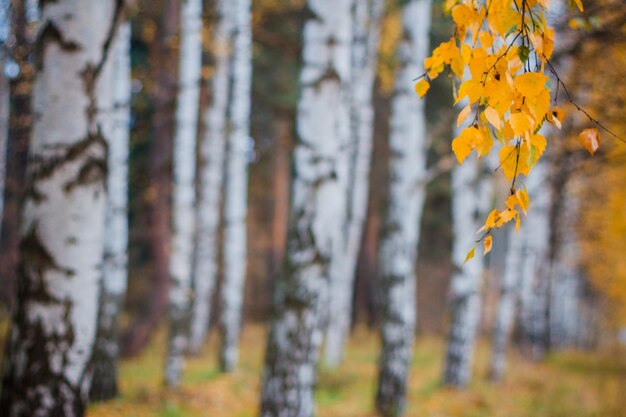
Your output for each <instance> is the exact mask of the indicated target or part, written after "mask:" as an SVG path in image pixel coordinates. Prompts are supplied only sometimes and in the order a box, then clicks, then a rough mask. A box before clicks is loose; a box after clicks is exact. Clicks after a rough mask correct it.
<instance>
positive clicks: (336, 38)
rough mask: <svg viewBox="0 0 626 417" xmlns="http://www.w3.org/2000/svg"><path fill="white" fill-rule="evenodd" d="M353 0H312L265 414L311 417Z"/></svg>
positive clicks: (345, 113)
mask: <svg viewBox="0 0 626 417" xmlns="http://www.w3.org/2000/svg"><path fill="white" fill-rule="evenodd" d="M351 3H352V2H351V1H350V0H309V1H308V2H307V7H308V13H307V20H306V23H305V26H304V44H303V52H302V53H303V67H302V72H301V74H300V90H301V91H300V101H299V103H298V108H297V121H296V123H297V127H296V134H297V144H296V148H295V150H294V162H293V169H294V171H293V177H292V185H291V195H292V200H291V207H290V213H289V229H288V238H287V252H286V255H285V258H286V259H285V262H284V268H283V271H282V273H281V275H280V276H279V277H278V279H277V282H276V287H275V301H274V303H275V304H274V308H275V310H274V315H273V318H272V322H271V330H270V335H269V340H268V346H267V351H266V357H265V370H264V378H263V388H262V394H261V415H262V416H263V417H270V416H285V417H287V416H288V417H311V416H312V415H313V413H314V400H313V398H314V396H313V387H314V384H315V379H316V365H317V361H318V356H319V347H320V343H321V339H322V329H323V328H324V320H323V316H325V315H326V314H327V312H328V310H327V309H328V305H327V301H328V286H329V282H328V281H329V273H330V271H329V266H330V260H331V257H332V254H333V252H334V251H336V250H338V249H339V248H340V247H341V218H340V215H339V214H340V213H342V212H343V210H345V198H344V196H345V193H344V192H343V191H344V190H345V184H346V181H347V165H348V163H347V162H348V161H347V160H344V158H343V157H342V156H343V155H345V154H346V153H345V152H343V150H344V149H345V148H346V147H347V146H348V144H349V141H350V129H349V124H350V98H349V89H350V44H351V40H352V29H351V13H350V9H351Z"/></svg>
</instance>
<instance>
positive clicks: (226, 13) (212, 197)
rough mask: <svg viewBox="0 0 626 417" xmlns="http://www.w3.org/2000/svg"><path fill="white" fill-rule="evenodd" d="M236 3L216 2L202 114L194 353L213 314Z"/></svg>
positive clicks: (192, 336) (192, 348)
mask: <svg viewBox="0 0 626 417" xmlns="http://www.w3.org/2000/svg"><path fill="white" fill-rule="evenodd" d="M233 4H234V2H232V1H228V0H219V1H218V2H217V3H216V12H217V19H216V23H215V27H216V28H215V38H214V42H213V48H214V50H213V53H214V55H215V73H214V74H213V76H212V78H211V80H210V83H209V88H210V91H211V103H210V104H209V106H207V108H206V110H205V112H204V115H203V126H204V135H203V137H202V139H201V141H200V146H199V151H200V161H201V163H200V187H199V195H198V206H197V210H196V219H197V232H196V247H195V256H194V271H193V285H194V301H193V306H192V312H191V330H190V341H189V343H190V350H191V351H192V352H198V351H199V350H200V347H201V346H202V343H203V342H204V339H205V338H206V334H207V330H208V328H209V320H210V313H211V296H212V294H213V288H214V286H215V282H216V280H217V271H218V264H217V262H218V232H219V225H220V207H221V195H222V182H223V175H224V169H223V168H224V155H225V149H226V115H227V108H228V102H229V96H230V82H229V79H230V77H229V74H230V71H231V64H232V62H231V61H232V60H231V55H232V27H233V17H232V14H233V11H232V9H233Z"/></svg>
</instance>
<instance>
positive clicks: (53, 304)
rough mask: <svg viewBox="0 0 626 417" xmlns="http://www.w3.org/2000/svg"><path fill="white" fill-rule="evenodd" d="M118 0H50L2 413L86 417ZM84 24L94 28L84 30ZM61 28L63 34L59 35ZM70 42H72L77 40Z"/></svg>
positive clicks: (40, 40) (45, 6) (40, 42)
mask: <svg viewBox="0 0 626 417" xmlns="http://www.w3.org/2000/svg"><path fill="white" fill-rule="evenodd" d="M120 6H121V2H118V1H113V0H107V1H102V0H98V1H96V0H80V1H78V0H58V1H55V2H46V3H44V4H43V10H42V27H43V28H52V30H48V31H44V32H42V34H41V35H40V36H39V38H38V41H37V45H36V51H37V53H38V57H39V61H38V62H39V65H38V68H37V70H38V71H37V79H36V82H35V87H34V91H33V97H34V100H33V103H34V113H35V114H36V115H37V117H36V118H35V123H34V128H33V134H32V144H31V148H30V155H29V161H28V179H27V184H28V188H27V193H26V200H25V203H24V209H23V212H22V228H21V243H20V266H19V270H18V271H19V272H18V274H19V277H20V279H19V282H18V285H19V286H18V300H17V308H16V310H15V313H14V315H13V319H12V326H11V332H10V335H9V338H8V349H7V354H6V358H5V361H6V363H5V369H4V376H3V389H2V394H1V398H0V413H1V414H2V415H3V416H7V417H18V416H19V417H21V416H24V417H26V416H36V415H45V416H48V415H63V416H67V417H73V416H82V415H84V412H85V406H86V401H87V396H88V393H89V388H90V384H91V375H92V370H91V367H90V366H89V364H90V357H91V352H92V348H93V345H94V341H95V336H96V326H95V324H96V318H97V306H98V289H99V280H100V277H101V270H100V269H101V265H102V255H103V244H102V241H103V235H104V222H105V200H106V198H105V197H106V194H105V177H106V153H107V145H106V142H107V138H106V137H105V136H103V135H106V134H107V131H106V129H104V128H103V126H104V125H105V124H106V123H107V119H108V118H109V117H110V114H108V112H106V111H104V110H103V109H110V108H111V103H110V102H108V100H109V99H110V96H109V95H107V94H106V93H105V92H107V91H110V90H111V77H110V73H109V72H108V71H106V70H103V68H104V67H106V65H105V64H106V62H107V61H108V55H109V54H108V52H109V51H108V49H109V45H110V42H109V40H110V39H111V38H112V36H113V35H114V34H115V32H116V29H117V18H118V14H119V10H120ZM85 28H89V30H88V31H85ZM54 33H56V34H57V35H58V36H53V35H52V34H54ZM70 45H71V46H70Z"/></svg>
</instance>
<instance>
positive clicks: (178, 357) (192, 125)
mask: <svg viewBox="0 0 626 417" xmlns="http://www.w3.org/2000/svg"><path fill="white" fill-rule="evenodd" d="M180 24H181V26H180V27H181V34H180V61H179V77H178V79H179V86H178V96H177V102H176V131H175V133H174V157H173V189H172V253H171V257H170V267H169V272H170V282H171V284H170V294H169V336H168V353H167V361H166V365H165V384H166V385H168V386H172V387H175V386H178V385H179V383H180V374H181V371H182V368H183V358H184V354H185V351H186V349H187V345H188V342H189V315H190V312H191V310H190V307H191V288H192V286H191V276H192V275H191V274H192V265H193V250H194V246H193V244H194V236H195V234H194V233H195V218H194V209H195V200H196V196H195V178H196V139H197V131H198V114H199V102H200V76H201V71H202V0H183V2H182V13H181V20H180Z"/></svg>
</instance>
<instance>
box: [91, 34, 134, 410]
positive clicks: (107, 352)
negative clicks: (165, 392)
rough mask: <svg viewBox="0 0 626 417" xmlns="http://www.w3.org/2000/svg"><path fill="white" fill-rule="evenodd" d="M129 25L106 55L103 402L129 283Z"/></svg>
mask: <svg viewBox="0 0 626 417" xmlns="http://www.w3.org/2000/svg"><path fill="white" fill-rule="evenodd" d="M130 39H131V33H130V23H128V22H124V23H121V24H120V27H119V29H118V33H117V37H116V38H115V40H114V41H113V47H112V49H111V52H110V56H111V59H109V61H110V65H112V70H111V71H112V72H113V83H114V84H113V87H112V89H111V92H112V95H113V97H112V106H113V107H112V112H113V116H112V118H111V120H110V125H109V126H108V127H107V126H105V128H107V131H108V132H110V133H109V137H108V138H107V139H108V142H107V145H108V158H107V159H108V167H107V169H108V171H107V203H106V229H105V235H104V264H103V268H102V281H101V283H100V303H99V311H98V329H97V334H96V343H95V346H94V352H93V356H92V364H93V370H94V374H93V382H92V385H91V391H90V393H89V397H90V399H91V400H92V401H103V400H108V399H111V398H114V397H116V396H117V393H118V388H117V361H118V360H119V340H118V325H117V319H118V316H119V313H120V310H121V308H122V302H123V299H124V294H125V292H126V284H127V278H128V154H129V125H130V90H131V85H130V81H131V77H130Z"/></svg>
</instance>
